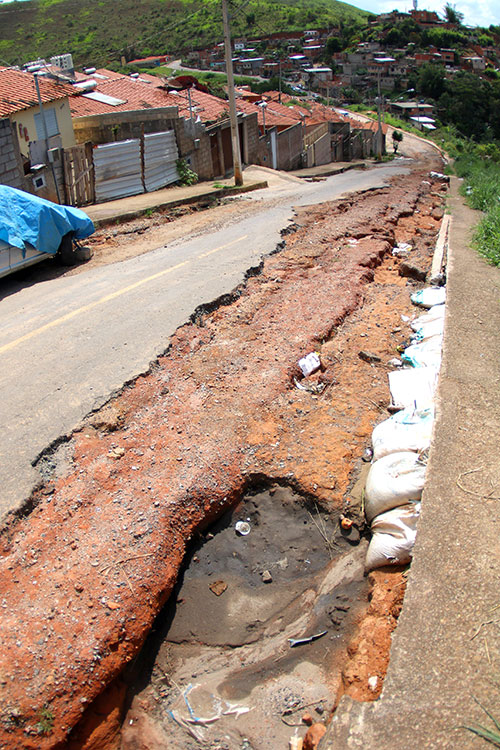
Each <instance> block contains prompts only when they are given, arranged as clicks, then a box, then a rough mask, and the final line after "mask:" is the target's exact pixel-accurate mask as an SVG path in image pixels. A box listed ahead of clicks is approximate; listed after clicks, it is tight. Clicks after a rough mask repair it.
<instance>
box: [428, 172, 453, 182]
mask: <svg viewBox="0 0 500 750" xmlns="http://www.w3.org/2000/svg"><path fill="white" fill-rule="evenodd" d="M429 177H431V179H433V180H443V182H449V181H450V178H449V177H448V175H445V174H443V173H442V172H430V173H429Z"/></svg>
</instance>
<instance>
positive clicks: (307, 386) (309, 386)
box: [293, 378, 326, 396]
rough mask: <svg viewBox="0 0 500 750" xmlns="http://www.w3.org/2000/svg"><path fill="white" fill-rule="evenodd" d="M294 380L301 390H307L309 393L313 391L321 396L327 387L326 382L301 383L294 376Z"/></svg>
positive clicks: (315, 394)
mask: <svg viewBox="0 0 500 750" xmlns="http://www.w3.org/2000/svg"><path fill="white" fill-rule="evenodd" d="M293 382H294V383H295V387H296V388H298V389H299V391H306V392H307V393H312V394H313V395H314V396H319V395H320V394H321V393H323V391H324V390H325V388H326V383H301V382H300V380H297V378H294V379H293Z"/></svg>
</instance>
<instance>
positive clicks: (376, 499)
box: [365, 451, 427, 521]
mask: <svg viewBox="0 0 500 750" xmlns="http://www.w3.org/2000/svg"><path fill="white" fill-rule="evenodd" d="M426 469H427V466H426V465H425V463H424V462H423V461H421V460H420V458H419V455H418V453H413V452H411V451H404V452H399V453H390V454H389V455H388V456H384V457H383V458H379V460H378V461H375V463H373V464H372V465H371V467H370V471H369V472H368V477H367V479H366V485H365V514H366V517H367V519H368V521H372V519H373V518H375V516H378V515H379V514H380V513H385V511H386V510H391V508H396V507H397V506H398V505H405V503H409V502H411V501H412V500H420V498H421V496H422V490H423V489H424V482H425V472H426Z"/></svg>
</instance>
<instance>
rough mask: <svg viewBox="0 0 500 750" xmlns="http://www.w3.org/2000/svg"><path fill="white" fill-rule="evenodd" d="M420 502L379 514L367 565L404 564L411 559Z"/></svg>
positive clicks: (371, 566)
mask: <svg viewBox="0 0 500 750" xmlns="http://www.w3.org/2000/svg"><path fill="white" fill-rule="evenodd" d="M419 515H420V503H418V502H417V503H411V504H410V505H404V506H403V507H401V508H394V509H393V510H389V511H388V512H387V513H382V514H381V515H380V516H377V518H375V520H374V521H373V523H372V534H373V536H372V538H371V540H370V544H369V546H368V551H367V553H366V561H365V568H366V570H367V571H368V570H373V569H374V568H380V567H382V565H405V564H406V563H409V562H410V560H411V556H412V552H413V545H414V544H415V538H416V535H417V521H418V517H419Z"/></svg>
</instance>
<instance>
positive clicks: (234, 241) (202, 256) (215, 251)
mask: <svg viewBox="0 0 500 750" xmlns="http://www.w3.org/2000/svg"><path fill="white" fill-rule="evenodd" d="M247 237H248V234H244V235H243V237H238V239H237V240H231V242H226V244H225V245H221V246H220V247H216V248H215V249H214V250H209V251H208V253H201V255H198V258H199V259H201V258H206V257H207V255H212V254H213V253H218V252H219V250H224V248H226V247H229V246H230V245H235V244H236V243H237V242H241V240H246V238H247Z"/></svg>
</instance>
